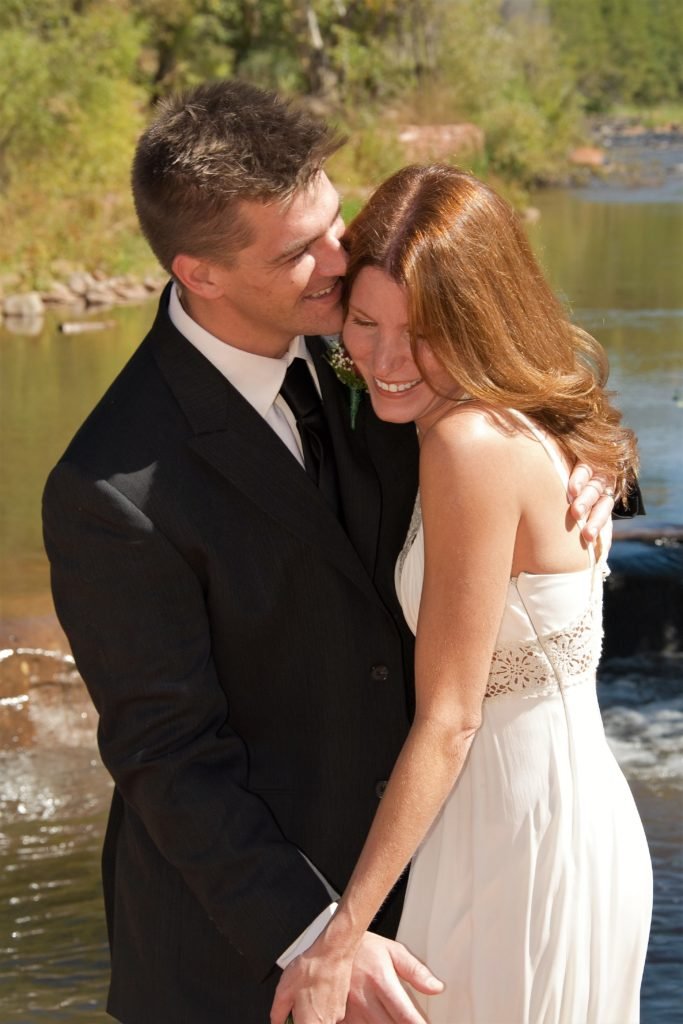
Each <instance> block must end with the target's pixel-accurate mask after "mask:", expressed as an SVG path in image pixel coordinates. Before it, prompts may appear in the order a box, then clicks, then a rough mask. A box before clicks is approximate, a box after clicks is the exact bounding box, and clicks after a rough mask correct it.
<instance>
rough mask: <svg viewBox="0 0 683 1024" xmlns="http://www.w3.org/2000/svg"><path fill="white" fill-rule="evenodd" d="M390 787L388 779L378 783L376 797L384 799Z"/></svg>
mask: <svg viewBox="0 0 683 1024" xmlns="http://www.w3.org/2000/svg"><path fill="white" fill-rule="evenodd" d="M388 785H389V783H388V782H387V780H386V779H382V780H381V781H380V782H378V783H377V785H376V786H375V795H376V797H377V799H378V800H381V799H382V797H383V796H384V794H385V792H386V788H387V786H388Z"/></svg>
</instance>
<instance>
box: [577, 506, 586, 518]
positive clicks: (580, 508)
mask: <svg viewBox="0 0 683 1024" xmlns="http://www.w3.org/2000/svg"><path fill="white" fill-rule="evenodd" d="M578 509H579V514H580V515H581V516H582V517H583V516H585V514H586V511H587V510H586V506H585V505H579V506H578Z"/></svg>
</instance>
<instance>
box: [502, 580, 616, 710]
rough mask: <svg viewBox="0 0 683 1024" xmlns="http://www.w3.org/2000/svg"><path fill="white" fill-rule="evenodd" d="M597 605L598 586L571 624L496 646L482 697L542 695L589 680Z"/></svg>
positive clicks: (598, 639)
mask: <svg viewBox="0 0 683 1024" xmlns="http://www.w3.org/2000/svg"><path fill="white" fill-rule="evenodd" d="M601 608H602V604H601V597H600V594H599V588H598V594H597V595H596V594H594V595H593V598H592V601H591V604H590V606H589V607H588V608H587V609H586V611H585V612H584V614H583V615H582V616H581V618H580V619H579V620H578V621H577V622H576V624H575V625H574V626H570V627H566V628H564V629H561V630H559V631H558V632H557V633H551V634H549V635H548V636H545V637H540V638H539V639H538V640H530V641H529V642H528V643H526V644H519V645H517V644H515V645H514V646H505V647H502V646H501V647H497V648H496V649H495V650H494V652H493V657H492V659H491V670H490V673H489V680H488V683H487V686H486V698H487V699H489V698H491V697H501V696H506V695H508V694H516V695H517V696H522V697H546V696H548V695H549V694H552V693H557V692H559V691H560V690H561V689H564V688H566V687H568V686H577V685H579V684H580V683H585V682H590V681H591V680H593V679H594V678H595V672H596V669H597V665H598V661H599V660H600V652H601V649H602V622H601Z"/></svg>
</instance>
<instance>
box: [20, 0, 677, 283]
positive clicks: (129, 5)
mask: <svg viewBox="0 0 683 1024" xmlns="http://www.w3.org/2000/svg"><path fill="white" fill-rule="evenodd" d="M681 52H683V4H681V2H680V0H3V2H2V5H0V112H1V116H0V230H1V231H2V235H3V241H4V243H5V255H3V256H2V257H0V267H1V266H8V265H10V264H11V265H12V266H13V267H16V266H17V264H21V263H25V264H26V265H27V266H28V267H29V268H31V269H32V272H33V274H34V276H35V275H36V274H38V273H40V272H41V270H40V268H42V267H44V266H46V265H47V263H48V262H49V260H50V259H51V258H52V257H54V256H55V255H63V256H65V257H69V258H72V259H76V260H81V261H87V262H89V263H91V264H103V265H104V267H105V269H106V268H107V267H112V266H113V265H114V264H115V263H116V264H117V266H121V264H122V263H123V264H125V263H126V262H135V263H138V262H139V261H140V260H142V259H145V258H146V256H145V255H144V254H145V250H144V247H143V246H142V245H141V243H140V241H139V238H138V236H137V235H136V228H135V219H134V215H133V211H132V206H131V201H130V198H129V187H128V173H129V166H130V159H131V155H132V150H133V146H134V140H135V138H136V137H137V135H138V134H139V132H140V130H141V128H142V126H143V125H144V123H145V120H146V118H147V117H148V116H149V114H150V112H151V111H152V110H153V108H154V104H155V103H156V101H157V100H158V99H159V98H160V97H163V96H164V95H167V94H168V93H169V92H172V91H176V90H178V89H182V88H185V87H187V86H191V85H194V84H196V83H197V82H200V81H204V80H207V79H216V78H220V77H227V76H239V77H242V78H245V79H247V80H250V81H253V82H256V83H258V84H261V85H264V86H269V87H272V88H275V89H277V90H278V91H279V92H281V93H284V94H289V95H298V96H300V97H302V98H305V99H306V101H307V102H309V103H310V104H311V105H312V106H313V107H314V108H315V109H316V110H320V111H322V112H323V113H324V114H326V115H328V116H331V118H332V119H333V120H335V121H337V122H338V123H340V124H341V127H342V128H343V129H345V130H346V131H347V133H348V134H349V136H350V142H349V144H348V146H347V147H346V148H345V149H344V150H343V151H341V152H340V153H339V154H338V155H337V156H335V158H334V159H333V161H332V162H331V165H330V170H331V173H332V174H333V176H334V178H335V181H338V182H339V183H340V185H341V187H342V188H343V189H348V190H349V191H354V190H356V191H358V192H360V191H362V190H364V189H366V188H367V186H371V185H373V184H375V183H376V182H377V181H378V180H380V179H381V178H382V177H384V176H385V175H386V174H388V173H390V172H391V171H393V170H394V169H395V168H396V167H398V166H400V165H401V164H402V163H404V162H405V153H404V151H403V149H402V147H401V145H400V144H399V141H398V135H399V129H400V126H401V124H405V123H418V124H420V123H422V124H440V123H452V122H456V121H473V122H475V123H476V124H477V125H479V126H480V127H481V128H482V129H483V130H484V132H485V137H486V152H485V153H484V154H483V155H480V156H479V157H478V160H479V163H478V164H477V165H476V166H475V169H476V170H477V171H478V172H479V173H485V174H493V175H496V176H497V177H498V179H499V180H502V181H503V182H505V181H507V182H508V183H509V182H515V183H516V185H517V187H520V186H521V187H522V188H524V187H526V186H528V185H530V184H531V183H535V182H542V181H546V180H550V179H552V178H554V177H555V176H557V175H558V174H560V173H561V171H562V168H563V164H564V160H565V158H566V153H567V151H568V149H569V148H570V147H571V146H572V145H573V144H574V143H575V142H576V141H577V139H578V138H579V136H580V133H581V127H582V115H583V112H584V111H588V112H592V111H607V110H610V109H613V108H614V106H615V105H621V106H622V107H623V106H624V105H627V106H629V107H630V108H633V107H637V108H639V109H641V110H642V108H643V107H644V106H645V107H647V106H648V105H652V104H660V105H661V104H669V105H670V109H671V110H673V111H674V112H676V111H678V113H679V114H680V109H681V102H682V101H683V63H682V62H681V60H680V54H681ZM122 269H123V268H122Z"/></svg>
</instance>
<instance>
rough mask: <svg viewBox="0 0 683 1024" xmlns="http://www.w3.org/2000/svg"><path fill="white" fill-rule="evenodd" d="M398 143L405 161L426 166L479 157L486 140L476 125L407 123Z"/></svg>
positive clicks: (400, 133)
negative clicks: (467, 157) (441, 161)
mask: <svg viewBox="0 0 683 1024" xmlns="http://www.w3.org/2000/svg"><path fill="white" fill-rule="evenodd" d="M398 141H399V142H400V143H401V145H402V146H403V150H404V153H405V155H406V158H407V159H408V160H416V161H418V162H420V163H426V162H429V161H430V160H446V159H449V158H452V157H462V156H479V155H480V154H482V153H483V152H484V145H485V142H486V137H485V135H484V132H483V131H482V129H481V128H480V127H479V125H476V124H470V123H468V122H463V123H462V124H423V125H416V124H409V125H405V126H404V127H403V128H402V129H401V131H400V132H399V136H398Z"/></svg>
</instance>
